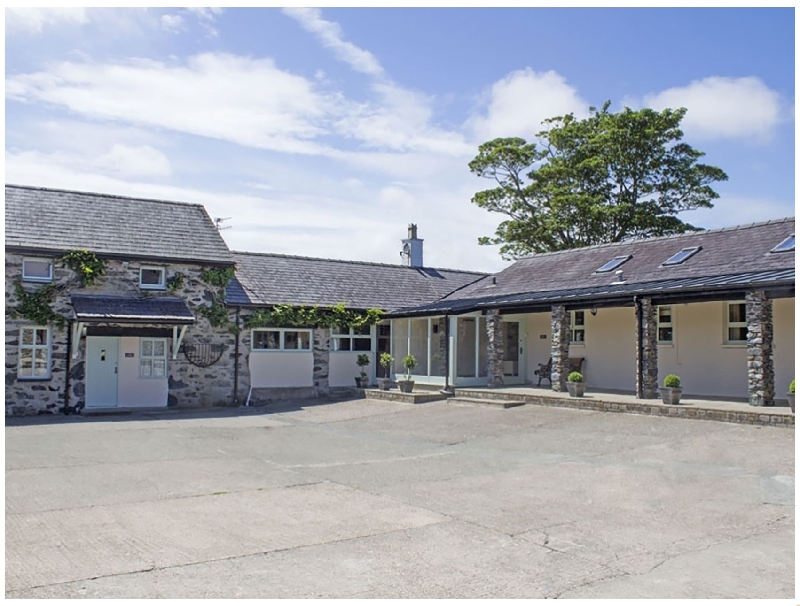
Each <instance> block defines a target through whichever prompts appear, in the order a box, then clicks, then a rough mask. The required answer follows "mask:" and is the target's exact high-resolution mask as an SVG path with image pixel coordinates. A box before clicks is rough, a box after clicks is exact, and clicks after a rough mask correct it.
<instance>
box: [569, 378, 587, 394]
mask: <svg viewBox="0 0 800 606" xmlns="http://www.w3.org/2000/svg"><path fill="white" fill-rule="evenodd" d="M567 391H569V395H570V397H573V398H582V397H583V394H584V393H586V383H585V382H584V383H573V382H572V381H567Z"/></svg>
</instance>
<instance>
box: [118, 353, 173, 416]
mask: <svg viewBox="0 0 800 606" xmlns="http://www.w3.org/2000/svg"><path fill="white" fill-rule="evenodd" d="M169 350H170V347H169V343H167V353H168V354H169ZM126 353H127V354H133V356H132V357H125V354H126ZM139 355H140V351H139V337H120V339H119V361H118V375H119V397H118V400H117V406H121V407H136V406H142V407H152V406H166V405H167V396H168V394H169V381H168V379H167V377H163V378H158V379H154V378H149V377H148V378H142V377H140V376H139V361H140V360H139ZM169 363H170V359H169V357H168V358H167V376H169Z"/></svg>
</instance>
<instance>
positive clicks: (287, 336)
mask: <svg viewBox="0 0 800 606" xmlns="http://www.w3.org/2000/svg"><path fill="white" fill-rule="evenodd" d="M298 345H299V339H298V338H297V333H296V332H295V331H288V330H287V331H286V332H285V333H283V348H284V349H298Z"/></svg>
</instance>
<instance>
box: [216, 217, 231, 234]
mask: <svg viewBox="0 0 800 606" xmlns="http://www.w3.org/2000/svg"><path fill="white" fill-rule="evenodd" d="M232 218H233V217H214V224H215V225H216V226H217V231H222V230H223V229H230V228H231V227H232V226H231V225H226V226H225V227H222V222H223V221H227V220H228V219H232Z"/></svg>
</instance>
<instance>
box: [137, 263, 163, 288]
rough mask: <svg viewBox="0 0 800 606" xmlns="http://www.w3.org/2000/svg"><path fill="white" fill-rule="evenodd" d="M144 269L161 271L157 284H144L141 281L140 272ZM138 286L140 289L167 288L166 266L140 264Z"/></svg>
mask: <svg viewBox="0 0 800 606" xmlns="http://www.w3.org/2000/svg"><path fill="white" fill-rule="evenodd" d="M145 270H151V271H160V272H161V282H159V283H158V284H144V283H143V282H142V273H143V272H144V271H145ZM139 288H141V289H142V290H166V288H167V268H166V267H159V266H158V265H142V266H141V267H140V268H139Z"/></svg>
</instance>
